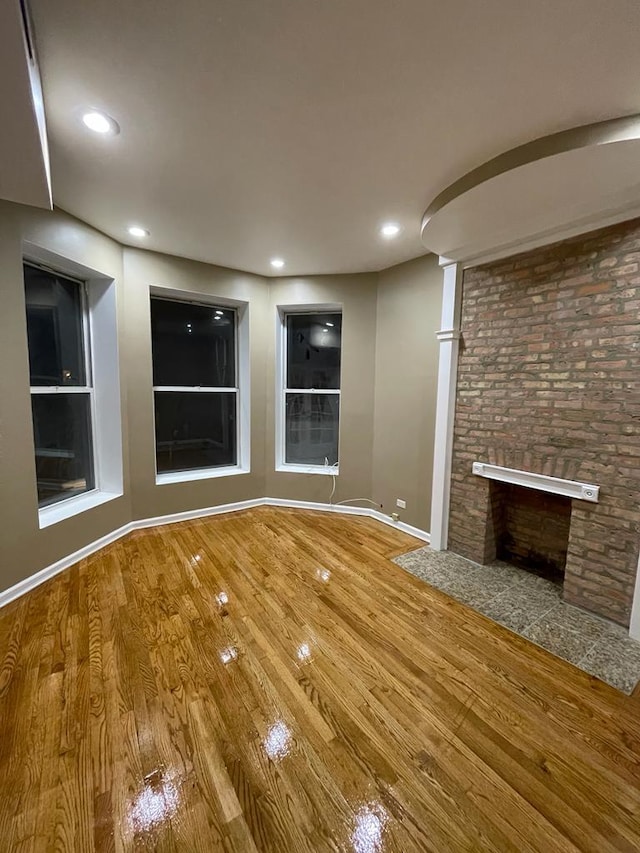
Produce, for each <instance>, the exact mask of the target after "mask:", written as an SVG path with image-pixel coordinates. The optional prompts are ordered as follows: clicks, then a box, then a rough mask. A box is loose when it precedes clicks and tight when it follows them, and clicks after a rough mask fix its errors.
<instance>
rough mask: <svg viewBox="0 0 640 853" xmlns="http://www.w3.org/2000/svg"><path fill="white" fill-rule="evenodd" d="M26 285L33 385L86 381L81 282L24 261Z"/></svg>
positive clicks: (83, 382)
mask: <svg viewBox="0 0 640 853" xmlns="http://www.w3.org/2000/svg"><path fill="white" fill-rule="evenodd" d="M24 287H25V297H26V304H27V335H28V338H29V368H30V374H31V380H30V381H31V385H86V384H87V380H86V374H85V363H84V354H83V350H84V342H83V338H82V292H81V285H79V284H78V283H77V282H75V281H69V279H66V278H62V277H60V276H56V275H54V274H53V273H49V272H45V271H44V270H41V269H38V268H37V267H32V266H29V265H28V264H25V265H24Z"/></svg>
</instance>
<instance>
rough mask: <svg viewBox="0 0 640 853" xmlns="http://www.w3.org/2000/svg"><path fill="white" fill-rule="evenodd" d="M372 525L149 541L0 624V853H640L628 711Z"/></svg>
mask: <svg viewBox="0 0 640 853" xmlns="http://www.w3.org/2000/svg"><path fill="white" fill-rule="evenodd" d="M419 544H421V543H418V542H417V541H416V540H413V539H411V538H410V537H408V536H405V535H404V534H401V533H398V532H397V531H395V530H393V529H391V528H389V527H385V526H383V525H381V524H379V523H377V522H375V521H372V520H370V519H364V518H357V517H352V516H338V515H330V514H324V513H310V512H303V511H299V510H283V509H269V508H260V509H256V510H251V511H247V512H244V513H236V514H230V515H226V516H218V517H215V518H212V519H202V520H198V521H193V522H186V523H182V524H178V525H172V526H167V527H158V528H155V529H152V530H148V531H140V532H138V533H135V534H132V535H131V536H130V537H128V538H127V539H123V540H121V541H119V542H117V543H115V544H114V545H112V546H110V547H109V548H107V549H105V550H104V551H102V552H100V554H98V555H94V556H93V557H91V558H89V559H88V560H85V561H83V562H81V563H79V564H78V565H77V566H76V567H74V568H72V569H70V570H69V571H67V572H64V573H63V574H61V575H59V576H58V577H57V578H55V579H53V580H52V581H50V582H48V583H47V584H46V585H44V586H42V587H40V588H38V589H36V590H34V591H33V592H31V593H29V594H28V595H26V596H24V597H23V598H21V599H19V600H18V601H16V602H14V603H13V604H11V605H9V606H7V607H6V608H4V609H3V610H2V611H0V661H1V669H0V849H1V850H2V851H14V850H16V851H17V850H20V851H23V850H24V851H26V850H46V851H49V850H70V851H71V850H72V851H82V853H85V852H86V851H91V850H98V851H109V850H127V851H128V850H158V851H170V850H184V851H216V850H225V851H242V853H245V852H246V851H255V850H260V851H263V850H265V851H266V850H268V851H275V853H295V852H296V851H314V853H315V851H325V850H330V851H354V852H355V853H382V851H385V853H386V851H402V853H409V851H434V853H442V851H467V850H474V851H475V850H499V851H518V853H520V851H545V853H548V851H556V850H557V851H575V850H593V851H598V853H605V851H611V850H626V851H637V850H638V849H640V714H639V713H638V707H639V706H638V702H637V700H635V699H633V698H631V697H625V696H623V695H622V694H620V693H618V692H617V691H615V690H613V688H610V687H608V686H607V685H605V684H603V683H601V682H598V681H596V680H595V679H593V678H590V677H589V676H587V675H586V674H585V673H583V672H581V671H579V670H577V669H574V668H573V667H572V666H570V665H569V664H566V663H564V662H562V661H560V660H558V659H556V658H554V657H552V656H551V655H549V654H548V653H547V652H545V651H543V650H542V649H539V648H538V647H536V646H533V645H531V644H529V643H528V642H527V641H526V640H524V639H522V638H520V637H517V636H515V635H514V634H511V633H509V632H508V631H506V630H504V629H502V628H500V627H499V626H498V625H495V624H494V623H492V622H490V621H488V620H487V619H485V618H484V617H483V616H481V615H479V614H477V613H474V612H473V611H471V610H469V609H467V608H465V607H464V606H462V605H460V604H458V603H457V602H455V601H454V600H452V599H450V598H448V597H447V596H446V595H444V594H443V593H441V592H439V591H437V590H435V589H432V588H430V587H428V586H427V585H425V584H423V583H422V582H421V581H419V580H417V579H416V578H414V577H413V576H412V575H410V574H408V573H405V572H404V571H403V570H402V569H400V568H399V567H398V566H396V565H394V564H393V563H391V562H390V560H389V556H390V555H392V554H397V553H399V552H401V551H403V550H409V549H411V548H413V547H418V545H419Z"/></svg>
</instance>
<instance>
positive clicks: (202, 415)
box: [155, 391, 236, 473]
mask: <svg viewBox="0 0 640 853" xmlns="http://www.w3.org/2000/svg"><path fill="white" fill-rule="evenodd" d="M155 410H156V462H157V469H158V473H162V472H166V471H190V470H192V469H194V468H217V467H219V466H221V465H235V464H236V394H235V393H233V392H230V393H229V392H226V391H225V392H220V393H216V392H214V393H210V394H207V393H206V392H205V393H198V392H195V391H191V392H189V391H184V392H183V391H156V392H155Z"/></svg>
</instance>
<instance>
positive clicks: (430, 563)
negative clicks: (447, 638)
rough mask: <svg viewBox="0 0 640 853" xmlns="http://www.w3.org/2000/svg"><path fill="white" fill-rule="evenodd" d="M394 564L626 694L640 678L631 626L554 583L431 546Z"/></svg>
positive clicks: (638, 651) (639, 654)
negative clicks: (565, 596) (569, 597)
mask: <svg viewBox="0 0 640 853" xmlns="http://www.w3.org/2000/svg"><path fill="white" fill-rule="evenodd" d="M394 562H395V563H397V564H398V565H399V566H400V567H401V568H403V569H405V570H406V571H408V572H411V574H413V575H415V576H416V577H418V578H420V579H421V580H423V581H426V583H428V584H431V586H434V587H436V588H437V589H439V590H441V591H442V592H444V593H446V594H447V595H450V596H452V598H455V599H457V600H458V601H460V602H462V603H463V604H466V605H468V606H469V607H472V608H473V609H474V610H477V611H478V612H479V613H483V614H484V615H485V616H487V617H489V619H493V621H494V622H498V623H499V624H500V625H504V627H505V628H508V629H509V630H511V631H514V632H515V633H516V634H520V635H521V636H522V637H526V638H527V639H528V640H531V642H533V643H536V644H537V645H538V646H542V648H544V649H547V651H549V652H551V653H552V654H554V655H557V656H558V657H560V658H563V659H564V660H567V661H569V662H570V663H572V664H574V665H575V666H577V667H579V668H580V669H582V670H584V671H585V672H588V673H589V674H590V675H595V676H596V677H597V678H600V679H601V680H602V681H606V682H607V683H608V684H611V685H612V686H613V687H616V688H617V689H618V690H622V691H623V692H624V693H631V692H632V691H633V689H634V688H635V686H636V684H637V683H638V681H640V643H639V642H636V641H635V640H632V639H631V638H630V637H629V634H628V632H627V630H626V628H623V627H621V626H620V625H615V624H614V623H612V622H608V621H607V620H605V619H601V618H600V617H598V616H595V615H593V614H591V613H588V612H586V611H585V610H581V609H580V608H578V607H573V606H572V605H570V604H566V603H565V602H564V601H562V588H561V587H560V586H559V585H558V584H555V583H553V582H552V581H549V580H546V579H545V578H541V577H538V576H537V575H534V574H531V573H530V572H527V571H524V570H523V569H519V568H516V567H515V566H511V565H510V564H508V563H503V562H499V561H496V562H494V563H490V564H489V565H487V566H481V565H479V564H478V563H472V562H471V561H470V560H466V559H465V558H464V557H459V556H458V555H457V554H453V553H451V552H450V551H432V550H431V548H429V547H428V546H426V547H424V548H419V549H418V550H417V551H410V552H409V553H408V554H402V555H401V556H400V557H396V558H395V559H394Z"/></svg>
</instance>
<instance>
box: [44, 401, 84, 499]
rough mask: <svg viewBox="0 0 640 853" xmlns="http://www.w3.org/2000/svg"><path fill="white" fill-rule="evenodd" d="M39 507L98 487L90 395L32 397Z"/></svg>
mask: <svg viewBox="0 0 640 853" xmlns="http://www.w3.org/2000/svg"><path fill="white" fill-rule="evenodd" d="M31 411H32V414H33V435H34V440H35V446H36V476H37V481H38V504H39V505H40V506H41V507H42V506H47V505H48V504H52V503H56V502H57V501H61V500H64V499H65V498H70V497H73V496H74V495H79V494H82V492H88V491H90V490H91V489H93V488H94V486H95V481H94V472H93V449H92V444H91V409H90V399H89V395H88V394H32V395H31Z"/></svg>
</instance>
